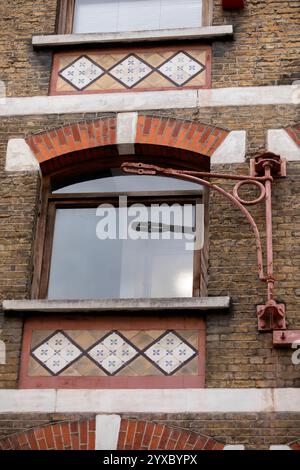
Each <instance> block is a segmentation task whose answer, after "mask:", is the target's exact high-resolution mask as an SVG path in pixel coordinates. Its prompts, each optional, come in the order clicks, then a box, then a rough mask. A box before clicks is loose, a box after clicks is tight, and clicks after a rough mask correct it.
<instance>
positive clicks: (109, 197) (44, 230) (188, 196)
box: [31, 176, 208, 300]
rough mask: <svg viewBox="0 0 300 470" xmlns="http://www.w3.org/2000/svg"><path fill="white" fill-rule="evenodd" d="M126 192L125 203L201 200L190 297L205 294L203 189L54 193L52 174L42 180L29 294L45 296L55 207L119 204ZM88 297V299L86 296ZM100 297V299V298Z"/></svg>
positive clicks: (192, 201) (205, 250)
mask: <svg viewBox="0 0 300 470" xmlns="http://www.w3.org/2000/svg"><path fill="white" fill-rule="evenodd" d="M125 194H126V195H127V197H128V204H131V203H135V202H142V203H145V204H151V203H152V202H153V203H161V204H162V203H166V202H169V203H177V204H183V203H192V204H197V203H198V204H199V203H201V204H204V207H205V209H204V247H203V249H201V250H195V251H194V257H193V260H194V261H193V292H192V297H200V296H203V295H204V294H205V292H204V288H203V272H204V271H206V266H207V255H206V253H207V251H208V247H207V243H208V234H207V230H208V228H207V222H208V216H207V202H206V199H207V192H206V190H205V189H204V191H203V192H202V194H200V192H198V191H195V190H191V191H184V190H178V191H176V193H175V194H174V193H171V192H170V191H169V192H168V191H163V192H161V191H154V192H153V193H152V194H151V195H149V193H146V192H145V193H143V192H136V193H119V192H117V193H53V192H52V189H51V176H46V177H44V178H43V181H42V189H41V199H40V210H39V214H38V224H37V230H36V238H35V246H34V256H33V276H32V289H31V297H32V298H35V299H36V298H37V299H47V295H48V286H49V277H50V268H51V256H52V245H53V237H54V226H55V213H56V209H58V208H59V209H62V208H68V207H69V208H71V207H72V208H77V207H82V208H83V207H95V208H96V207H98V206H99V204H101V203H102V202H105V203H110V204H115V205H117V204H118V198H119V196H120V195H125ZM86 300H89V299H86ZM99 300H101V299H99Z"/></svg>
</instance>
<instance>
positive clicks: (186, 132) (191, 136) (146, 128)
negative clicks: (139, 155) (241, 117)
mask: <svg viewBox="0 0 300 470" xmlns="http://www.w3.org/2000/svg"><path fill="white" fill-rule="evenodd" d="M228 133H229V132H228V131H225V130H224V129H220V128H218V127H214V126H209V125H207V124H201V123H198V122H193V121H185V120H181V119H175V118H165V117H155V116H147V115H146V116H144V115H143V116H139V119H138V125H137V135H136V143H139V144H149V145H162V146H166V147H176V148H179V149H182V150H187V151H190V152H194V153H198V154H201V155H205V156H208V157H210V156H211V155H212V154H213V153H214V151H215V150H216V149H217V148H218V147H219V146H220V145H221V143H222V142H223V140H224V139H225V137H227V135H228Z"/></svg>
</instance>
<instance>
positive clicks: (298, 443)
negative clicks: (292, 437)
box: [288, 438, 300, 450]
mask: <svg viewBox="0 0 300 470" xmlns="http://www.w3.org/2000/svg"><path fill="white" fill-rule="evenodd" d="M288 445H289V446H290V448H291V449H292V450H300V438H299V439H298V440H297V441H294V442H291V443H290V444H288Z"/></svg>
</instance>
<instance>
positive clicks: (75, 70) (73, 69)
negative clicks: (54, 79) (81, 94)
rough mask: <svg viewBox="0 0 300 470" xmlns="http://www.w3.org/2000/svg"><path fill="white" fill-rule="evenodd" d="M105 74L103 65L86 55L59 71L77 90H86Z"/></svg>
mask: <svg viewBox="0 0 300 470" xmlns="http://www.w3.org/2000/svg"><path fill="white" fill-rule="evenodd" d="M103 74H104V70H103V69H102V67H100V65H98V64H96V63H95V62H93V61H92V60H91V59H89V58H88V57H85V56H82V57H79V58H78V59H77V60H76V61H75V62H73V64H70V65H68V66H67V67H66V68H64V69H63V70H61V71H60V72H59V75H60V76H61V77H63V78H64V79H65V80H66V81H67V82H68V83H70V84H71V85H72V86H73V87H75V88H76V89H77V90H84V89H85V88H87V87H88V86H89V85H91V83H93V82H94V81H95V80H97V79H98V78H100V77H101V75H103Z"/></svg>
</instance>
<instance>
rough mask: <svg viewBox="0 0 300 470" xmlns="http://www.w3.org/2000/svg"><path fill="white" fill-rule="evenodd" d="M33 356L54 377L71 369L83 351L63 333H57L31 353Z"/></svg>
mask: <svg viewBox="0 0 300 470" xmlns="http://www.w3.org/2000/svg"><path fill="white" fill-rule="evenodd" d="M31 354H32V356H33V357H34V358H35V359H36V360H37V361H38V362H39V363H40V364H41V365H42V366H43V367H45V368H46V369H47V370H48V371H50V372H51V373H52V374H53V375H56V374H59V373H60V372H62V370H64V369H66V368H67V367H69V366H70V365H71V364H72V363H73V362H74V361H76V360H77V359H78V358H79V357H80V356H81V355H82V351H81V350H80V349H79V348H78V347H77V346H76V344H75V343H73V342H72V341H71V340H70V338H68V337H67V336H66V335H65V334H64V333H62V332H55V333H54V334H53V335H52V336H51V337H49V338H47V339H45V341H44V342H42V344H40V345H39V346H37V347H36V348H35V349H33V351H32V352H31Z"/></svg>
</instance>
